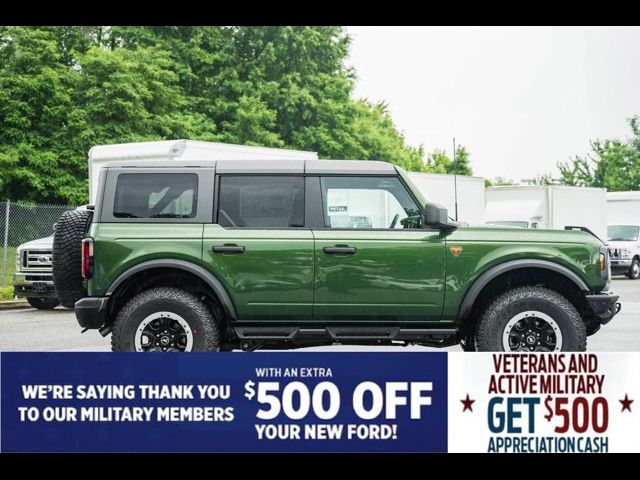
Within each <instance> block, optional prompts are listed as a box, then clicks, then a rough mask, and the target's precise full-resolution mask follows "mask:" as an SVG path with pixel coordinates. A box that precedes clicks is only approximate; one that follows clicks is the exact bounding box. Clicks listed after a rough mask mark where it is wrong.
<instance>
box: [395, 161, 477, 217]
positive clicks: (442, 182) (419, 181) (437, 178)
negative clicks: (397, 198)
mask: <svg viewBox="0 0 640 480" xmlns="http://www.w3.org/2000/svg"><path fill="white" fill-rule="evenodd" d="M408 174H409V178H410V179H411V181H412V182H413V183H414V184H415V186H416V187H418V188H419V189H420V191H421V192H422V194H423V195H424V196H425V198H426V199H427V200H429V201H430V202H435V203H439V204H440V205H442V206H443V207H447V210H448V211H449V216H450V217H451V218H453V219H454V220H455V218H456V215H455V212H456V183H457V192H458V220H459V221H461V222H466V223H468V224H470V225H478V224H482V223H484V178H482V177H470V176H466V175H440V174H432V173H419V172H408ZM454 177H455V178H454Z"/></svg>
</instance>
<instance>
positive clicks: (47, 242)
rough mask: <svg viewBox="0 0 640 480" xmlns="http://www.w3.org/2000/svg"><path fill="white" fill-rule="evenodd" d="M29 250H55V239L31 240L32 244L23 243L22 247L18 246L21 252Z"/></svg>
mask: <svg viewBox="0 0 640 480" xmlns="http://www.w3.org/2000/svg"><path fill="white" fill-rule="evenodd" d="M29 248H34V249H35V248H42V249H45V248H48V249H52V248H53V237H44V238H38V239H36V240H31V241H30V242H26V243H23V244H22V245H20V246H18V249H20V250H25V249H29Z"/></svg>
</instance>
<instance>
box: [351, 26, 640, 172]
mask: <svg viewBox="0 0 640 480" xmlns="http://www.w3.org/2000/svg"><path fill="white" fill-rule="evenodd" d="M347 31H348V32H349V34H350V35H351V36H352V37H353V42H352V46H351V58H350V64H351V66H353V67H354V68H355V69H356V72H357V76H358V80H357V83H356V91H355V95H356V97H365V98H368V99H370V100H372V101H379V100H385V101H386V102H387V103H388V105H389V110H390V112H391V115H392V117H393V120H394V121H395V123H396V125H397V126H398V128H399V129H400V130H402V131H403V132H404V134H405V136H406V139H407V142H408V143H409V144H410V145H414V146H417V145H420V144H423V145H424V146H425V149H426V151H427V152H430V151H432V150H433V149H434V148H446V149H447V151H448V152H451V150H452V147H451V142H452V137H454V136H455V137H456V141H457V142H458V143H461V144H463V145H465V146H466V147H467V149H468V150H469V151H470V153H471V164H472V167H473V171H474V174H475V175H479V176H484V177H489V178H493V177H496V176H503V177H507V178H512V179H515V180H520V179H523V178H532V177H533V176H535V175H536V174H540V173H545V172H553V173H556V172H557V170H556V167H555V165H556V163H557V162H558V161H564V160H567V159H568V158H569V157H570V156H572V155H575V154H584V153H587V152H588V151H589V139H593V138H609V137H625V136H627V135H628V132H629V128H628V126H627V124H626V121H625V119H626V118H627V117H630V116H632V115H634V114H640V28H637V27H630V28H622V27H607V28H577V27H576V28H573V27H572V28H560V27H553V28H536V27H509V28H505V27H478V28H470V27H463V28H447V27H347Z"/></svg>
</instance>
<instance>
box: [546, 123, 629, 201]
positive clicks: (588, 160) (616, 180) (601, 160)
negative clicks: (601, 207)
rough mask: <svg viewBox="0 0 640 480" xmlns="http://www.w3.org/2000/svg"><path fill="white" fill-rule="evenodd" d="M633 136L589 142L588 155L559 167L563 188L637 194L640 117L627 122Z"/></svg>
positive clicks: (577, 157)
mask: <svg viewBox="0 0 640 480" xmlns="http://www.w3.org/2000/svg"><path fill="white" fill-rule="evenodd" d="M629 126H630V127H631V132H632V136H631V137H630V138H628V139H625V140H619V139H609V140H594V141H592V142H591V152H590V153H589V154H587V155H586V156H576V157H575V158H573V159H572V160H570V161H568V162H561V163H559V164H558V169H559V170H560V179H559V181H560V182H561V183H562V184H565V185H578V186H588V187H605V188H607V190H609V191H624V190H640V117H638V116H635V117H633V118H631V119H629Z"/></svg>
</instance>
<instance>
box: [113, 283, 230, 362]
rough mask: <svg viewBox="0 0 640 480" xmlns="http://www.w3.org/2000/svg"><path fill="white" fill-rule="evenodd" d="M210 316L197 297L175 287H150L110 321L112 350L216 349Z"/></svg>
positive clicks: (213, 324)
mask: <svg viewBox="0 0 640 480" xmlns="http://www.w3.org/2000/svg"><path fill="white" fill-rule="evenodd" d="M219 348H220V342H219V334H218V327H217V325H216V322H215V319H214V316H213V314H212V312H211V310H209V308H208V307H207V305H205V303H204V302H202V301H201V300H200V299H199V298H198V297H196V296H195V295H192V294H191V293H188V292H185V291H184V290H180V289H178V288H165V287H161V288H153V289H150V290H146V291H144V292H142V293H140V294H138V295H136V296H135V297H133V298H132V299H131V300H129V302H128V303H127V304H126V305H125V306H124V308H122V310H120V313H118V316H117V318H116V321H115V323H114V325H113V333H112V335H111V349H112V350H113V351H114V352H118V351H122V352H198V351H208V352H213V351H218V350H219Z"/></svg>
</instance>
